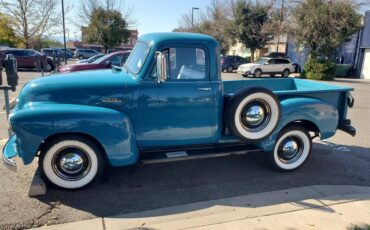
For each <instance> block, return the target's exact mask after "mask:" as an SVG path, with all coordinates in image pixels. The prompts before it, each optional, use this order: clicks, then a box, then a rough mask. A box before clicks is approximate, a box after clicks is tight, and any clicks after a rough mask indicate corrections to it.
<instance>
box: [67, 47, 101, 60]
mask: <svg viewBox="0 0 370 230" xmlns="http://www.w3.org/2000/svg"><path fill="white" fill-rule="evenodd" d="M97 54H99V52H98V51H96V50H93V49H76V50H75V53H74V55H73V57H74V58H78V59H80V60H82V59H87V58H90V57H92V56H95V55H97Z"/></svg>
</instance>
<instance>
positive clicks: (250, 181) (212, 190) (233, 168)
mask: <svg viewBox="0 0 370 230" xmlns="http://www.w3.org/2000/svg"><path fill="white" fill-rule="evenodd" d="M339 147H342V148H341V149H340V148H339V149H338V146H335V144H330V143H328V142H319V143H315V145H314V149H313V152H312V155H311V157H310V159H309V160H308V162H307V164H305V165H304V166H303V167H302V168H300V169H299V170H297V171H294V172H290V173H283V172H277V171H275V170H273V169H272V168H271V167H270V165H269V164H268V162H267V160H266V157H265V153H264V152H254V153H249V154H247V155H244V156H230V157H222V158H213V159H201V160H190V161H181V162H174V163H160V164H151V165H142V164H138V165H134V166H130V167H126V168H110V169H108V170H107V171H106V173H105V175H104V176H103V179H102V181H101V182H100V183H98V184H96V185H93V186H89V187H87V188H85V189H81V190H76V191H67V190H62V189H59V188H54V187H49V189H48V194H47V195H45V196H40V197H37V199H38V200H39V201H41V202H44V203H46V204H53V205H55V203H58V204H62V205H63V206H65V207H64V208H60V212H62V211H63V209H65V208H67V209H68V208H73V209H77V210H80V211H83V212H87V213H90V214H92V215H93V216H99V217H107V216H113V215H117V214H127V213H132V214H131V216H135V215H136V214H134V213H135V212H140V211H146V210H152V209H157V208H165V207H171V206H178V205H183V204H189V203H194V202H202V201H209V200H215V201H214V203H213V205H225V206H231V207H249V206H252V207H262V206H270V205H275V204H282V203H285V202H286V201H287V199H286V198H284V197H285V196H284V194H282V196H280V198H279V197H278V198H276V197H270V198H269V196H268V195H264V198H262V197H261V199H254V198H253V199H254V200H251V201H250V203H238V202H234V203H227V201H225V202H226V203H222V200H217V199H223V198H228V197H236V196H245V195H249V194H256V193H266V192H269V191H276V190H284V189H289V188H297V187H302V186H311V185H359V186H370V177H369V176H368V175H369V171H368V170H369V168H370V154H369V153H370V148H364V147H359V146H339ZM345 149H347V150H349V151H344V150H345ZM311 189H312V188H311ZM313 189H314V188H313ZM281 192H282V193H284V191H281ZM304 192H305V191H303V190H302V193H298V194H289V196H290V199H291V200H289V201H291V202H293V201H294V202H295V203H294V205H296V206H302V207H309V208H317V209H319V210H321V211H324V212H332V210H331V208H330V207H329V206H325V205H323V206H320V205H319V206H318V205H317V203H311V202H309V203H307V202H305V201H303V200H306V199H316V198H319V197H321V198H322V197H323V196H325V194H322V193H321V192H320V191H317V193H316V195H317V196H312V194H311V193H308V195H307V196H306V197H305V193H304ZM338 192H340V191H338ZM285 195H288V194H285ZM369 196H370V193H369ZM302 198H304V199H302ZM367 198H368V197H367ZM207 206H209V203H207ZM194 207H195V206H194ZM194 207H193V206H191V205H189V207H188V209H184V210H182V211H183V212H188V211H194V210H191V209H194ZM206 208H207V207H203V206H202V205H201V204H200V205H199V206H197V207H196V209H206ZM173 211H174V210H172V209H171V208H169V209H168V213H166V212H163V213H162V214H163V215H167V214H173V213H171V212H173ZM182 211H181V212H182ZM148 215H149V216H150V215H151V214H150V212H148ZM90 218H91V217H90ZM71 221H72V220H71Z"/></svg>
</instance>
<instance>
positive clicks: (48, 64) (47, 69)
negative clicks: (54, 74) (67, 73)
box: [46, 63, 54, 72]
mask: <svg viewBox="0 0 370 230" xmlns="http://www.w3.org/2000/svg"><path fill="white" fill-rule="evenodd" d="M53 70H54V67H53V65H52V64H50V63H47V65H46V71H47V72H51V71H53Z"/></svg>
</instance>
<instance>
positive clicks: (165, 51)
mask: <svg viewBox="0 0 370 230" xmlns="http://www.w3.org/2000/svg"><path fill="white" fill-rule="evenodd" d="M218 53H219V45H218V42H217V41H216V40H215V39H214V38H212V37H210V36H206V35H203V34H193V33H154V34H147V35H142V36H140V38H139V40H138V41H137V42H136V45H135V47H134V48H133V50H132V52H131V54H130V56H129V58H128V59H127V61H126V63H125V65H124V67H123V68H115V69H112V70H100V71H84V72H78V73H70V74H64V75H63V74H60V75H57V76H50V77H47V78H37V79H34V80H32V81H31V82H30V83H29V84H27V85H25V86H24V88H23V89H22V90H21V91H20V93H19V96H18V103H17V105H16V107H15V108H14V110H13V112H12V114H11V115H10V117H9V127H10V129H11V130H12V132H13V133H14V136H12V137H11V138H10V139H9V141H8V142H7V143H6V145H5V147H4V149H3V160H4V161H5V163H6V165H7V166H8V167H10V168H13V169H14V168H15V167H16V163H15V160H14V159H13V158H14V157H16V156H19V157H21V158H22V160H23V163H24V164H26V165H27V164H30V163H31V162H32V161H33V160H34V158H35V157H39V160H38V164H39V169H40V172H41V175H42V176H43V177H44V178H45V179H46V180H47V181H48V182H50V183H52V184H54V185H56V186H59V187H62V188H66V189H77V188H81V187H84V186H86V185H88V184H90V183H91V182H93V181H96V180H97V179H98V178H99V176H100V175H102V173H103V170H104V166H105V164H110V165H113V166H127V165H132V164H135V163H137V162H138V161H141V162H144V163H153V162H168V161H174V160H189V159H196V158H204V157H219V156H225V155H230V154H236V153H238V154H242V153H243V154H244V153H248V152H251V151H259V152H261V150H264V151H266V152H268V154H266V156H268V157H269V160H270V161H271V163H272V165H273V166H274V167H275V168H277V169H278V170H280V171H292V170H295V169H297V168H299V167H300V166H302V165H303V164H304V163H305V162H306V160H307V159H309V156H310V154H311V152H312V139H313V138H315V137H318V138H321V139H327V138H330V137H332V136H333V135H334V134H335V132H336V131H337V130H338V129H339V130H343V131H344V132H347V133H349V134H351V135H353V136H354V135H355V133H356V130H355V128H353V127H352V126H351V121H350V120H349V119H347V111H348V107H351V106H353V98H352V97H351V95H350V91H351V90H353V89H352V88H347V87H342V86H334V85H330V84H323V83H318V82H314V81H309V80H302V79H293V78H284V79H254V80H253V79H252V80H248V81H245V80H239V81H222V80H221V73H220V70H221V68H220V62H219V57H218ZM61 76H62V77H61ZM261 154H262V153H261ZM316 163H317V164H322V165H321V167H325V165H326V164H327V162H316ZM210 173H212V172H210ZM13 175H15V174H13ZM281 176H284V175H281Z"/></svg>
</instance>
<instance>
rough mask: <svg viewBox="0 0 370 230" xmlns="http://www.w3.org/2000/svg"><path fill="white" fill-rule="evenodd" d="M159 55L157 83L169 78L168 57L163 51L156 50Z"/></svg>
mask: <svg viewBox="0 0 370 230" xmlns="http://www.w3.org/2000/svg"><path fill="white" fill-rule="evenodd" d="M156 55H157V83H158V84H159V83H162V82H165V81H166V79H167V59H166V56H165V55H164V54H163V53H162V52H156Z"/></svg>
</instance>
